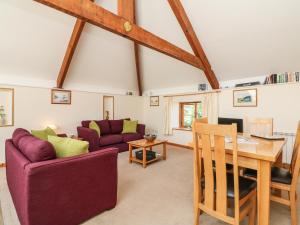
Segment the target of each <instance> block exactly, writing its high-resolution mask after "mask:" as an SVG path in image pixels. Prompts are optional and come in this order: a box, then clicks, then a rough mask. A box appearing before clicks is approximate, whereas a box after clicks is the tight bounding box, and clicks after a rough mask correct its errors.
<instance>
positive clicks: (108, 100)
mask: <svg viewBox="0 0 300 225" xmlns="http://www.w3.org/2000/svg"><path fill="white" fill-rule="evenodd" d="M114 108H115V99H114V96H103V119H104V120H113V119H114V117H115V109H114Z"/></svg>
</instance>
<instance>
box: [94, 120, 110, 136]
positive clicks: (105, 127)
mask: <svg viewBox="0 0 300 225" xmlns="http://www.w3.org/2000/svg"><path fill="white" fill-rule="evenodd" d="M96 123H97V124H98V126H99V127H100V130H101V135H105V134H110V133H111V129H110V125H109V121H108V120H97V121H96Z"/></svg>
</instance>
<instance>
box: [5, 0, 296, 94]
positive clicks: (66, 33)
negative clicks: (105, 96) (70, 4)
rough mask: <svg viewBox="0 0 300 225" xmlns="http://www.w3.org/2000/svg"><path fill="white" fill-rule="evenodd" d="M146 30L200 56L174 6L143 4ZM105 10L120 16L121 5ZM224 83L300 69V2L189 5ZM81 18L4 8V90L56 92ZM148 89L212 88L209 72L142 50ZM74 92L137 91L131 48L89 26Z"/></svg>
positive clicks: (70, 81) (33, 7) (75, 67)
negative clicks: (27, 87)
mask: <svg viewBox="0 0 300 225" xmlns="http://www.w3.org/2000/svg"><path fill="white" fill-rule="evenodd" d="M136 1H137V7H138V10H137V11H138V23H139V25H141V26H142V27H144V28H145V29H147V30H149V31H151V32H153V33H154V34H157V35H159V36H160V37H162V38H165V39H166V40H168V41H170V42H172V43H174V44H176V45H178V46H180V47H182V48H184V49H186V50H187V51H190V52H192V50H191V48H190V47H189V45H188V42H187V41H186V39H185V36H184V34H183V32H182V30H181V28H180V26H179V25H178V22H177V20H176V18H175V16H174V15H173V12H172V11H171V8H170V7H169V5H168V2H167V1H166V0H164V1H162V0H151V1H150V0H136ZM96 2H97V4H100V5H102V6H103V7H104V8H106V9H108V10H111V11H112V12H116V11H117V0H98V1H96ZM182 3H183V5H184V7H185V9H186V11H187V13H188V15H189V17H190V20H191V22H192V24H193V26H194V28H195V30H196V33H197V35H198V37H199V39H200V41H201V43H202V45H203V47H204V50H205V52H206V54H207V56H208V59H209V60H210V63H211V65H212V67H213V69H214V71H215V73H216V75H217V77H218V78H219V80H221V81H226V80H231V79H239V78H245V77H252V76H260V75H267V74H268V73H271V72H273V73H275V72H285V71H299V70H300V61H299V59H300V44H299V40H300V29H299V28H300V13H299V9H300V1H299V0H276V1H273V0H252V1H245V0H227V1H224V0H182ZM75 20H76V19H75V18H73V17H71V16H69V15H66V14H63V13H61V12H58V11H56V10H54V9H51V8H48V7H46V6H44V5H41V4H38V3H36V2H34V1H32V0H3V1H0V34H1V35H0V83H16V84H17V83H18V84H20V83H24V84H25V83H26V84H27V83H28V84H32V83H35V84H36V85H37V86H39V85H40V86H52V87H54V86H55V80H56V77H57V74H58V72H59V69H60V65H61V62H62V59H63V56H64V53H65V50H66V46H67V44H68V41H69V38H70V35H71V32H72V29H73V26H74V23H75ZM141 58H142V60H141V63H142V76H143V86H144V89H145V90H153V89H162V88H172V87H180V86H189V85H197V84H198V83H201V82H206V79H205V77H204V75H203V73H202V71H200V70H198V69H196V68H194V67H192V66H189V65H186V64H184V63H182V62H179V61H177V60H175V59H172V58H170V57H168V56H165V55H162V54H161V53H157V52H155V51H153V50H150V49H147V48H144V47H142V49H141ZM65 87H66V88H77V89H82V90H95V91H103V92H119V93H121V92H122V93H125V92H126V91H127V90H136V89H137V83H136V75H135V64H134V55H133V44H132V42H131V41H129V40H126V39H124V38H121V37H119V36H117V35H115V34H112V33H109V32H107V31H104V30H102V29H100V28H98V27H95V26H93V25H89V24H87V25H86V27H85V28H84V31H83V34H82V36H81V39H80V41H79V45H78V47H77V49H76V52H75V55H74V58H73V61H72V64H71V67H70V70H69V73H68V77H67V80H66V82H65Z"/></svg>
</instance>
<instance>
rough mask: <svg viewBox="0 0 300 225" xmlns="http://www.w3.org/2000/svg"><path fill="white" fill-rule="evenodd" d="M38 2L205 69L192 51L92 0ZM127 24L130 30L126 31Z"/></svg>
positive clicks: (49, 0)
mask: <svg viewBox="0 0 300 225" xmlns="http://www.w3.org/2000/svg"><path fill="white" fill-rule="evenodd" d="M34 1H36V2H39V3H42V4H45V5H48V6H49V7H52V8H55V9H57V10H59V11H62V12H65V13H67V14H69V15H72V16H75V17H77V18H79V19H82V20H85V21H86V22H88V23H91V24H94V25H96V26H98V27H101V28H103V29H105V30H108V31H110V32H113V33H115V34H118V35H121V36H123V37H125V38H127V39H130V40H132V41H136V42H137V43H138V44H140V45H143V46H146V47H149V48H152V49H154V50H156V51H159V52H161V53H163V54H166V55H168V56H170V57H173V58H176V59H178V60H180V61H183V62H185V63H187V64H190V65H192V66H194V67H196V68H199V69H204V65H203V64H202V62H201V60H200V59H199V58H198V57H196V56H194V55H192V54H191V53H189V52H187V51H185V50H183V49H181V48H179V47H177V46H175V45H173V44H171V43H169V42H168V41H166V40H164V39H162V38H160V37H158V36H156V35H154V34H152V33H150V32H149V31H146V30H144V29H143V28H141V27H139V26H137V25H135V24H128V21H127V20H126V19H125V18H123V17H121V16H118V15H115V14H113V13H111V12H110V11H108V10H106V9H104V8H102V7H101V6H99V5H96V4H94V3H92V2H90V0H80V1H77V0H72V1H71V0H34ZM125 25H129V26H127V28H129V30H127V31H126V29H125Z"/></svg>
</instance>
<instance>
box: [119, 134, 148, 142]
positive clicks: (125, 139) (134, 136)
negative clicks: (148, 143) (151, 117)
mask: <svg viewBox="0 0 300 225" xmlns="http://www.w3.org/2000/svg"><path fill="white" fill-rule="evenodd" d="M122 136H123V142H129V141H135V140H139V139H143V137H142V135H141V134H139V133H134V134H122Z"/></svg>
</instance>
